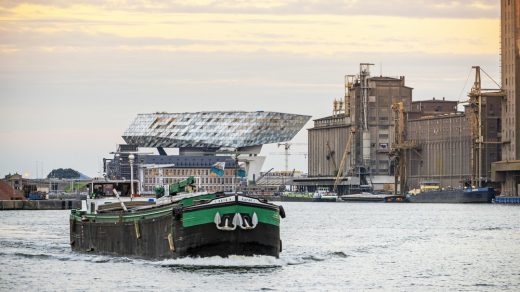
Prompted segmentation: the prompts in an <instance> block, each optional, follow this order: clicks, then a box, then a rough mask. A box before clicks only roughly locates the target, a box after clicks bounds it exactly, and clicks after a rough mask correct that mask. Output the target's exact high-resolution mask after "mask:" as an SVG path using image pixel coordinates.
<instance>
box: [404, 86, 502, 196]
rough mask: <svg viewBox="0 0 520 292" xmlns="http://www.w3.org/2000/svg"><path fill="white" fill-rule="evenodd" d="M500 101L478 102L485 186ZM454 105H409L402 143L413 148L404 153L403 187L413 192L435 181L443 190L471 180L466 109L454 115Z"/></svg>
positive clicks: (495, 151) (496, 148)
mask: <svg viewBox="0 0 520 292" xmlns="http://www.w3.org/2000/svg"><path fill="white" fill-rule="evenodd" d="M500 103H501V98H500V97H496V96H488V97H486V96H484V98H483V99H482V105H481V106H482V107H481V111H482V120H483V123H482V127H483V137H484V141H486V142H488V143H486V144H482V147H483V155H482V157H483V159H481V161H480V163H481V174H480V175H479V177H480V180H481V181H483V182H489V181H490V178H491V169H490V166H491V162H494V161H497V160H498V158H499V155H500V149H501V145H500V144H499V143H492V142H498V141H499V139H500V138H499V133H500V112H501V109H500ZM456 105H457V102H456V101H445V100H435V99H433V100H427V101H416V102H413V103H412V110H413V111H412V112H410V113H408V122H407V124H406V125H407V126H406V127H407V133H406V139H407V140H408V141H412V142H413V145H414V147H413V148H411V149H408V150H406V154H405V155H407V159H406V161H407V166H406V169H407V186H408V187H409V188H416V187H418V186H419V184H420V183H421V182H423V181H426V180H435V181H438V182H439V183H440V184H441V186H443V187H462V186H463V185H464V184H466V185H468V184H469V182H470V181H471V177H472V168H471V160H472V157H471V155H472V154H471V149H472V144H473V139H472V130H471V122H470V119H469V118H468V115H469V113H468V110H469V109H468V107H466V110H465V112H457V108H456Z"/></svg>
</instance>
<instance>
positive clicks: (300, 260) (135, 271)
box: [0, 202, 520, 291]
mask: <svg viewBox="0 0 520 292" xmlns="http://www.w3.org/2000/svg"><path fill="white" fill-rule="evenodd" d="M283 205H284V208H285V210H286V213H287V218H285V219H283V221H282V230H281V237H282V240H283V248H284V251H283V252H282V253H281V256H280V258H279V259H275V258H271V257H238V256H235V257H230V258H219V257H214V258H204V259H200V258H197V259H191V258H185V259H178V260H163V261H148V260H141V259H130V258H121V257H110V256H96V255H85V254H78V253H75V252H72V251H71V250H70V247H69V237H68V236H69V229H68V228H69V226H68V224H69V223H68V214H69V212H68V211H2V212H0V291H9V290H15V291H20V290H41V291H56V290H81V291H85V290H94V291H100V290H103V291H111V290H130V291H143V290H146V291H150V290H168V291H174V290H175V291H347V290H399V291H403V290H404V291H417V290H420V291H425V290H426V291H429V290H462V291H475V290H486V291H487V290H491V291H494V290H512V291H520V207H519V206H502V205H491V204H487V205H469V204H468V205H462V204H460V205H457V204H451V205H450V204H382V203H380V204H377V203H376V204H363V203H289V202H288V203H284V204H283Z"/></svg>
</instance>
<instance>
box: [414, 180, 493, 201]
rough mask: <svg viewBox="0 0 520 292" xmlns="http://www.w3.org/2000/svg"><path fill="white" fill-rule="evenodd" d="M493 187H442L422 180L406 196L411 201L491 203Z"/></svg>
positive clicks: (436, 183)
mask: <svg viewBox="0 0 520 292" xmlns="http://www.w3.org/2000/svg"><path fill="white" fill-rule="evenodd" d="M495 194H496V193H495V190H494V189H493V188H467V189H443V188H441V187H440V184H439V183H438V182H434V181H429V182H423V183H422V184H421V186H420V187H419V188H418V189H413V190H411V191H410V192H409V193H408V194H407V196H406V198H407V200H408V201H409V202H411V203H491V201H492V200H493V198H494V197H495Z"/></svg>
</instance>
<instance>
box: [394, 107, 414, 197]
mask: <svg viewBox="0 0 520 292" xmlns="http://www.w3.org/2000/svg"><path fill="white" fill-rule="evenodd" d="M392 110H393V111H394V131H395V133H394V143H393V144H392V147H391V150H390V157H393V158H394V165H395V169H394V179H395V181H394V195H397V186H398V185H399V190H400V192H401V195H403V194H404V191H405V188H406V175H407V174H406V165H407V156H406V150H410V149H416V148H417V145H416V143H415V142H414V141H407V140H406V120H405V109H404V103H403V102H396V103H393V104H392Z"/></svg>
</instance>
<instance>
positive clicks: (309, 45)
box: [0, 2, 499, 55]
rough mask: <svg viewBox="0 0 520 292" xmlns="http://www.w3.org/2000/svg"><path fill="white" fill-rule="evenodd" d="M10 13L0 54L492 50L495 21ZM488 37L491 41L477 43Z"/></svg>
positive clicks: (85, 9) (58, 10) (86, 10)
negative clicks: (128, 51) (111, 51)
mask: <svg viewBox="0 0 520 292" xmlns="http://www.w3.org/2000/svg"><path fill="white" fill-rule="evenodd" d="M352 5H354V4H353V2H352ZM11 12H12V13H11V16H4V17H0V20H2V22H0V37H1V38H0V45H1V46H4V49H3V50H0V53H1V52H4V53H12V52H13V50H14V51H16V50H24V49H28V48H30V49H35V48H38V49H40V50H42V51H45V52H54V53H58V52H63V51H81V50H95V49H102V50H106V49H109V50H131V51H135V50H146V51H172V52H177V51H195V52H259V51H267V52H283V53H295V54H307V55H318V54H329V55H330V54H341V53H346V52H352V51H365V52H378V51H380V50H381V48H384V50H385V51H387V52H424V53H452V52H455V53H469V54H483V53H490V52H496V51H498V32H499V21H498V20H497V19H471V18H470V19H467V18H462V19H456V18H445V19H442V21H439V19H437V18H423V19H417V18H406V17H400V16H360V15H354V16H345V15H339V14H335V15H322V14H312V15H298V14H294V15H276V14H274V15H273V14H262V15H260V14H237V15H227V14H190V13H167V12H161V13H151V12H146V11H145V12H129V11H119V10H118V11H112V10H106V9H100V8H99V7H97V6H92V5H90V6H88V5H87V6H82V5H76V6H66V7H65V6H64V7H49V6H41V5H19V6H15V7H13V8H12V9H11ZM38 34H39V35H38ZM493 38H495V39H496V41H486V42H482V41H481V40H483V39H486V40H492V39H493ZM6 47H8V49H5V48H6Z"/></svg>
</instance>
